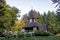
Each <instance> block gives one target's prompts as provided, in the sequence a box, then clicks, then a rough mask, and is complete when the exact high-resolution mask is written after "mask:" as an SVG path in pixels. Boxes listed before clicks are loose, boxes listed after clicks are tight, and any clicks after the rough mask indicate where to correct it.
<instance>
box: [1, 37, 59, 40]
mask: <svg viewBox="0 0 60 40" xmlns="http://www.w3.org/2000/svg"><path fill="white" fill-rule="evenodd" d="M0 40H60V36H48V37H41V36H39V37H25V38H23V37H22V38H0Z"/></svg>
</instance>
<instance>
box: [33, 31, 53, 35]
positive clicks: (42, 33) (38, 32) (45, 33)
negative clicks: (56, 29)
mask: <svg viewBox="0 0 60 40" xmlns="http://www.w3.org/2000/svg"><path fill="white" fill-rule="evenodd" d="M34 35H35V36H51V35H53V34H52V33H50V32H45V31H43V30H37V31H35V33H34Z"/></svg>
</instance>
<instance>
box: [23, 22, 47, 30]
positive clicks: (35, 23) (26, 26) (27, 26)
mask: <svg viewBox="0 0 60 40" xmlns="http://www.w3.org/2000/svg"><path fill="white" fill-rule="evenodd" d="M31 27H38V28H40V29H41V30H46V29H47V26H46V25H42V24H39V23H37V22H31V23H27V24H26V25H24V26H23V28H24V29H25V28H31Z"/></svg>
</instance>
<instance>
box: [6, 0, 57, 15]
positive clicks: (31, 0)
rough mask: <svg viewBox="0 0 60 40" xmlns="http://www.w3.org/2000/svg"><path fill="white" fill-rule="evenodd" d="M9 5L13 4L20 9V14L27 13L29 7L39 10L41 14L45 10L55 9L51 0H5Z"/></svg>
mask: <svg viewBox="0 0 60 40" xmlns="http://www.w3.org/2000/svg"><path fill="white" fill-rule="evenodd" d="M6 1H7V4H8V5H10V6H15V7H16V8H18V9H19V10H21V11H20V12H21V13H20V15H24V14H26V13H28V12H29V11H30V10H31V9H33V10H36V11H39V12H40V13H41V14H43V13H44V12H47V11H49V10H50V11H56V9H55V8H54V6H55V5H54V4H52V1H51V0H6Z"/></svg>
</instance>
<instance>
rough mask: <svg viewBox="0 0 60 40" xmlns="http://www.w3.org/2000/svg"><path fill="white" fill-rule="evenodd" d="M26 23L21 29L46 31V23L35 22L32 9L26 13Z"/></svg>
mask: <svg viewBox="0 0 60 40" xmlns="http://www.w3.org/2000/svg"><path fill="white" fill-rule="evenodd" d="M28 15H29V16H28V23H27V24H25V25H24V26H23V28H22V30H28V31H29V30H32V31H35V30H40V29H41V30H43V31H47V25H43V24H39V23H38V22H36V20H35V19H36V18H35V16H34V11H33V10H31V11H30V12H29V14H28Z"/></svg>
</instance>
